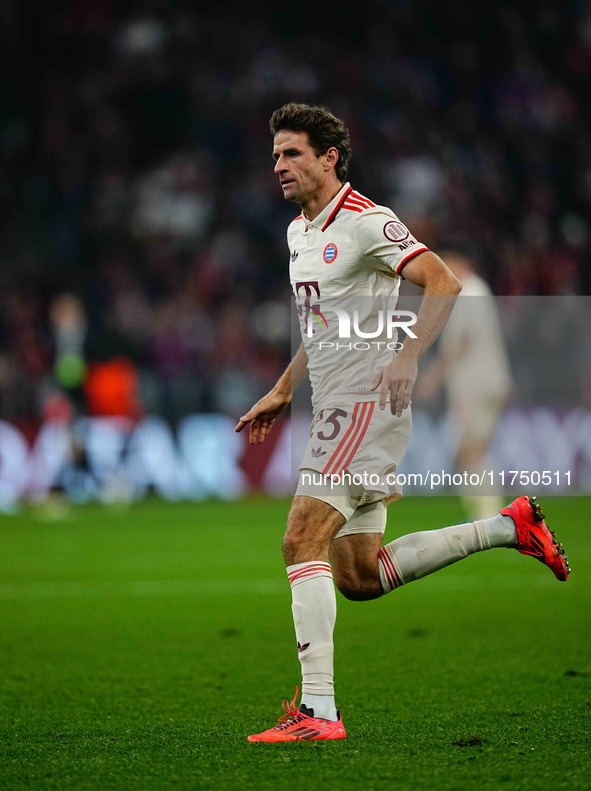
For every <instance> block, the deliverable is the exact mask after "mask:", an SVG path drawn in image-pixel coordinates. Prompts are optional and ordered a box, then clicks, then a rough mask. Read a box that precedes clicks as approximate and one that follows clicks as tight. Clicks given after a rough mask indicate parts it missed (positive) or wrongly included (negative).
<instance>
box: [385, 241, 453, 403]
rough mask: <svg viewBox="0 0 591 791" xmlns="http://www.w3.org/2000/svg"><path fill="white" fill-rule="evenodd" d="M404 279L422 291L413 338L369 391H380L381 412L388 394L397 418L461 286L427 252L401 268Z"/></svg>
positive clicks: (444, 266)
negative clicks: (422, 359)
mask: <svg viewBox="0 0 591 791" xmlns="http://www.w3.org/2000/svg"><path fill="white" fill-rule="evenodd" d="M404 277H405V278H406V279H407V280H409V281H410V282H411V283H414V284H415V285H417V286H420V287H421V288H422V289H423V299H422V301H421V306H420V308H419V313H418V316H417V321H416V323H415V324H414V325H413V328H412V329H413V332H414V334H415V335H416V336H417V337H416V338H406V339H405V341H404V345H403V347H402V349H401V350H400V351H399V352H398V354H397V355H396V357H395V358H394V359H393V360H392V362H391V363H390V364H389V365H387V366H386V367H385V368H384V369H383V370H382V371H381V372H380V373H379V374H378V375H377V376H376V378H375V379H374V380H373V382H372V388H371V389H372V390H376V389H377V388H378V387H379V388H380V391H379V392H380V401H379V404H380V409H384V408H385V406H386V400H387V395H388V393H390V409H391V410H392V413H393V414H396V415H398V416H399V417H400V415H402V410H403V409H406V407H407V406H408V405H409V404H410V399H411V396H412V391H413V387H414V384H415V382H416V379H417V374H418V361H419V358H420V357H421V355H423V354H424V353H425V352H426V351H427V349H428V348H429V347H430V346H431V344H432V343H433V342H434V341H435V339H436V338H437V336H438V335H439V333H440V332H441V330H442V329H443V327H444V326H445V322H446V321H447V319H448V318H449V314H450V313H451V311H452V308H453V306H454V302H455V300H456V297H457V296H458V294H459V293H460V291H461V290H462V284H461V283H460V281H459V280H458V279H457V277H456V276H455V275H454V274H453V272H452V271H451V270H450V269H449V268H448V267H447V266H446V265H445V264H444V263H443V261H442V260H441V258H439V256H437V255H435V254H434V253H432V252H430V251H425V252H424V253H420V254H419V255H417V256H416V257H415V258H413V259H412V260H411V261H409V262H408V264H407V265H406V266H405V268H404Z"/></svg>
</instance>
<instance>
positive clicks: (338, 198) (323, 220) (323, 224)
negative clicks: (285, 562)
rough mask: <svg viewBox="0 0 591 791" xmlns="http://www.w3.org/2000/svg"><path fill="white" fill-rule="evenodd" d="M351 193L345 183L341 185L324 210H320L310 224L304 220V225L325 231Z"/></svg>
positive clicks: (348, 185)
mask: <svg viewBox="0 0 591 791" xmlns="http://www.w3.org/2000/svg"><path fill="white" fill-rule="evenodd" d="M352 191H353V188H352V187H351V185H350V184H349V182H348V181H347V182H346V183H345V184H343V186H342V187H341V189H340V190H339V191H338V192H337V194H336V195H335V196H334V198H333V199H332V200H331V202H330V203H329V204H328V205H327V206H325V207H324V209H322V211H321V212H320V214H319V215H318V216H317V217H315V218H314V219H313V220H312V221H311V222H308V221H307V220H305V222H306V225H307V226H310V225H313V226H314V227H315V228H320V230H321V231H326V229H327V228H328V226H329V225H330V224H331V223H332V222H333V221H334V219H335V217H336V216H337V214H338V213H339V209H340V208H341V206H342V205H343V203H344V202H345V200H346V199H347V196H348V195H349V193H350V192H352Z"/></svg>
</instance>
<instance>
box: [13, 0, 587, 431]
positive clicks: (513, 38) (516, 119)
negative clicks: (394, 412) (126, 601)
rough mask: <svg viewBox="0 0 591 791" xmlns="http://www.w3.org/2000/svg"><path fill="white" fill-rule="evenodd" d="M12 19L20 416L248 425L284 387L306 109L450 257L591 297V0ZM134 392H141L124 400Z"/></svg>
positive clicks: (536, 286) (361, 179) (173, 4)
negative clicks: (291, 114)
mask: <svg viewBox="0 0 591 791" xmlns="http://www.w3.org/2000/svg"><path fill="white" fill-rule="evenodd" d="M1 18H2V25H0V30H1V32H0V36H1V37H2V49H3V51H4V53H5V57H6V59H7V61H6V62H7V63H8V64H10V65H9V66H8V70H7V69H5V77H6V79H5V80H4V81H3V85H2V88H1V91H2V107H3V111H2V117H1V119H0V146H1V149H2V157H3V160H4V163H5V167H4V169H3V172H2V174H1V176H0V195H1V197H2V204H3V207H4V208H3V220H4V227H3V230H2V236H1V238H0V418H2V419H8V420H11V421H13V422H16V423H20V424H26V423H28V422H35V421H38V420H40V419H43V417H48V416H54V417H55V415H56V414H61V413H63V414H68V410H73V411H74V412H76V411H80V412H87V413H91V414H109V409H110V410H113V409H114V410H117V409H120V410H123V411H124V412H125V413H126V414H128V413H129V415H137V414H140V413H141V412H142V411H145V412H156V413H158V414H161V415H164V416H165V417H166V418H167V419H168V420H169V421H170V422H171V423H173V424H174V423H175V421H177V420H178V419H179V418H180V417H181V416H183V415H185V414H187V413H191V412H208V411H215V412H222V413H227V414H230V415H233V416H239V415H240V414H242V411H243V410H244V409H245V408H247V407H248V406H250V404H251V403H252V402H253V401H254V400H256V399H257V398H258V397H259V396H260V395H261V394H262V392H263V391H265V389H266V388H268V387H269V386H270V385H271V384H272V383H273V382H274V381H275V379H276V377H277V376H278V375H279V373H280V372H281V370H283V367H284V366H285V364H286V362H287V360H288V359H289V356H290V294H289V284H288V280H287V269H288V259H287V248H286V244H285V230H286V226H287V224H288V222H289V221H290V219H291V218H292V217H293V216H294V213H295V207H293V206H292V205H290V204H286V203H285V202H284V201H283V198H282V196H281V192H280V190H279V187H278V184H277V179H276V177H275V176H274V174H273V163H272V159H271V140H270V137H269V132H268V118H269V116H270V114H271V112H272V110H273V109H274V108H275V107H277V106H279V105H281V104H283V103H284V102H286V101H291V100H295V101H306V102H309V103H318V104H325V105H327V106H329V107H330V108H331V109H332V110H333V111H334V112H335V113H336V114H337V115H340V116H341V117H343V118H344V119H345V120H346V122H347V124H348V126H349V128H350V130H351V136H352V144H353V153H354V156H353V160H352V164H351V168H350V180H351V181H352V183H353V184H354V186H355V188H356V189H357V190H359V191H360V192H362V193H364V194H367V195H369V196H370V197H371V198H372V199H373V200H374V201H375V202H378V203H384V204H387V205H389V206H391V207H392V208H393V209H394V211H396V213H397V214H398V215H399V216H400V217H401V219H402V220H403V221H405V222H406V223H407V224H408V225H409V226H410V227H411V229H412V231H413V233H414V234H415V235H416V236H417V237H418V238H419V239H421V241H424V242H425V243H426V244H428V245H429V246H430V247H431V248H432V249H434V250H435V251H437V249H438V248H442V247H443V246H448V245H450V244H458V245H462V246H463V247H464V248H465V249H467V250H469V252H470V255H471V256H472V259H473V261H474V263H475V264H476V266H477V268H478V269H479V270H480V272H481V274H482V275H483V277H484V278H485V279H486V280H487V281H488V283H489V284H490V285H491V287H492V289H493V291H494V292H495V293H496V294H499V295H521V294H538V295H557V294H565V295H576V294H588V293H589V290H590V286H591V275H590V270H589V266H588V265H587V261H588V257H589V252H590V251H591V228H590V226H589V222H590V217H591V123H590V120H591V119H590V115H591V103H590V102H589V101H588V86H589V84H590V79H591V6H590V4H589V3H587V2H583V1H582V0H565V1H564V2H560V3H559V2H555V1H554V0H551V1H549V2H540V3H539V4H536V5H535V6H530V5H529V4H528V5H526V4H519V3H503V2H500V3H497V4H494V6H493V5H492V4H490V6H488V5H487V4H485V5H484V6H483V7H482V6H478V5H477V4H475V3H470V2H465V1H462V2H460V1H459V0H452V1H451V2H449V3H438V2H436V1H435V0H422V1H420V2H407V1H406V0H398V1H397V2H394V0H369V1H368V2H366V3H364V4H362V7H360V6H359V5H354V6H352V7H351V8H341V7H339V10H338V11H336V10H335V11H334V13H333V12H332V11H331V13H330V14H327V15H326V16H323V15H319V13H318V9H317V8H315V7H314V6H312V5H308V4H306V3H300V4H297V7H294V6H292V5H290V6H286V7H285V8H284V10H280V9H276V10H275V12H264V10H263V8H262V7H261V10H260V13H259V12H258V11H257V6H256V5H254V6H253V5H252V4H244V5H243V6H235V5H234V4H231V5H230V4H218V5H217V6H216V7H212V6H211V5H202V6H198V5H196V4H195V3H190V2H187V1H185V0H179V1H174V0H169V2H161V1H160V0H150V1H149V2H141V3H140V2H135V3H134V2H118V3H115V2H111V0H96V1H95V2H93V3H85V2H83V0H70V2H58V3H52V4H50V5H49V6H47V7H44V8H37V9H33V7H32V4H30V3H23V4H16V3H13V4H6V3H5V4H3V5H2V9H1ZM101 376H103V378H102V379H101ZM105 376H106V379H105V378H104V377H105ZM109 377H110V378H109ZM97 382H98V384H97ZM105 382H106V383H107V384H108V383H110V384H108V386H106V387H105ZM114 383H117V387H119V391H118V392H120V393H121V398H120V399H119V401H117V399H111V402H114V401H116V402H117V403H118V404H119V406H117V405H116V404H114V403H111V402H109V398H108V397H107V402H109V403H107V404H105V402H104V399H103V400H101V393H103V394H104V393H109V392H111V393H112V392H113V387H115V385H114ZM115 389H116V388H115ZM109 404H110V405H109ZM60 410H61V412H60Z"/></svg>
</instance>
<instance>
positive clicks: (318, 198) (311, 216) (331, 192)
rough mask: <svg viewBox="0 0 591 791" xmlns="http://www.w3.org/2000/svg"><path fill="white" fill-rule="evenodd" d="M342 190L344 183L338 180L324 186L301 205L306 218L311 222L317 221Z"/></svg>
mask: <svg viewBox="0 0 591 791" xmlns="http://www.w3.org/2000/svg"><path fill="white" fill-rule="evenodd" d="M342 188H343V185H342V183H341V182H340V181H336V180H335V181H331V182H329V183H328V184H326V185H324V186H323V187H322V188H321V189H319V190H318V192H316V193H314V195H312V196H311V197H310V199H309V200H307V201H306V202H305V203H302V204H300V206H301V209H302V212H303V214H304V217H305V218H306V219H307V220H309V221H310V222H312V220H315V219H316V217H318V215H319V214H320V212H322V211H323V210H324V209H325V208H326V207H327V206H328V204H329V203H330V202H331V200H333V198H334V197H335V196H336V195H338V193H339V192H340V190H341V189H342Z"/></svg>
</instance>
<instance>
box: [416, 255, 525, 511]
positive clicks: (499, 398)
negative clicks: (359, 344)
mask: <svg viewBox="0 0 591 791" xmlns="http://www.w3.org/2000/svg"><path fill="white" fill-rule="evenodd" d="M441 255H442V257H443V259H444V261H445V262H446V264H447V265H448V266H449V268H450V269H451V271H452V272H453V273H454V274H455V275H456V277H458V278H459V280H460V281H461V282H462V284H463V288H462V293H461V294H460V296H459V298H458V299H457V301H456V304H455V305H454V309H453V311H452V313H451V316H450V317H449V320H448V322H447V324H446V325H445V327H444V329H443V331H442V333H441V336H440V338H439V342H438V354H437V356H436V357H435V359H434V360H433V361H432V363H431V364H430V365H429V367H427V368H425V369H424V370H422V371H421V378H420V380H419V385H418V388H417V395H419V396H421V397H423V398H431V397H433V396H434V395H435V394H436V393H437V392H438V391H440V389H442V388H443V390H444V391H445V398H446V409H447V417H448V420H449V424H450V425H449V437H450V441H451V442H452V443H454V446H455V447H456V448H457V451H456V454H455V469H456V471H457V472H459V473H461V474H463V473H464V472H466V473H468V474H472V473H475V474H478V475H480V474H481V473H483V472H485V471H487V472H488V473H490V471H491V470H493V460H492V459H491V457H490V455H489V448H490V443H491V440H492V439H493V437H494V433H495V429H496V427H497V425H498V421H499V418H500V417H501V414H502V412H503V409H504V407H505V406H506V404H507V402H508V400H509V398H510V396H511V392H512V377H511V369H510V364H509V356H508V353H507V348H506V343H505V338H504V335H503V329H502V326H501V320H500V316H499V311H498V308H497V304H496V301H495V298H494V296H493V294H492V291H491V289H490V287H489V285H488V283H487V282H486V281H485V280H484V279H483V278H482V277H481V276H480V275H479V274H477V272H476V270H475V267H474V264H473V262H472V260H471V259H470V258H469V256H468V255H467V254H466V253H464V252H463V251H462V250H460V249H458V248H448V249H445V250H443V251H442V252H441ZM486 480H487V483H485V484H484V485H483V486H481V487H477V486H469V485H468V486H467V487H463V488H462V490H461V492H460V494H461V499H462V503H463V506H464V509H465V511H466V514H467V516H468V517H470V518H471V519H484V518H485V517H486V516H488V515H490V514H491V513H495V512H496V511H499V510H500V509H501V506H502V492H501V491H500V490H499V488H498V486H497V485H496V483H495V482H496V480H497V476H496V475H494V476H493V481H492V483H491V482H490V481H489V479H488V477H487V479H486Z"/></svg>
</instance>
